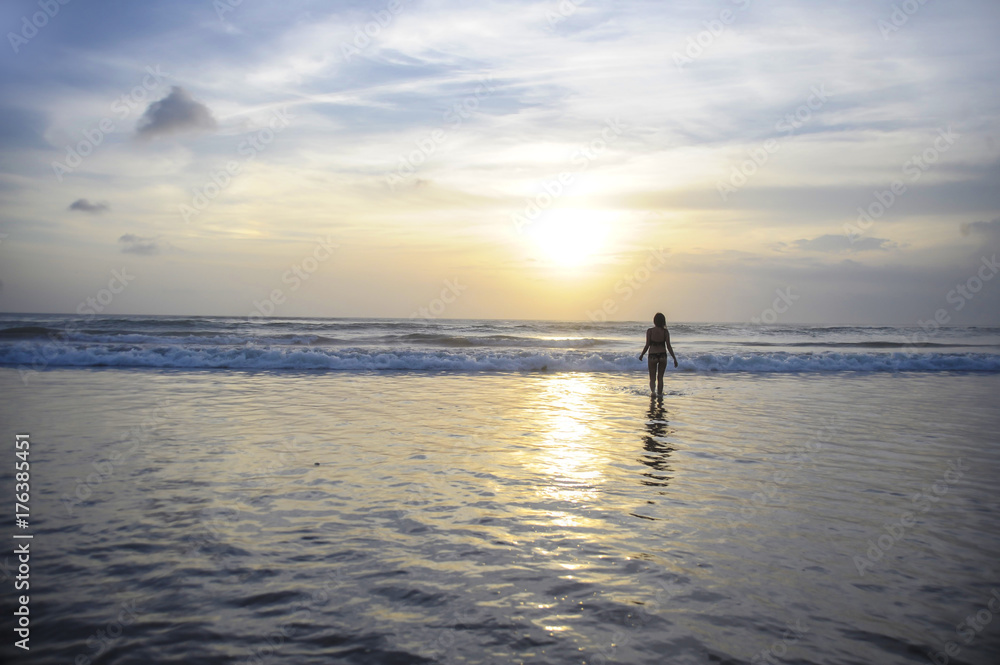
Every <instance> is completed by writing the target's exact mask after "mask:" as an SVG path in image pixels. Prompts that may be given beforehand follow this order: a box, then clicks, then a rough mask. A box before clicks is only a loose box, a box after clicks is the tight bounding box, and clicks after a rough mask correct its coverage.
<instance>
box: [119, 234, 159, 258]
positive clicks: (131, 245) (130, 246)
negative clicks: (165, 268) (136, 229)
mask: <svg viewBox="0 0 1000 665" xmlns="http://www.w3.org/2000/svg"><path fill="white" fill-rule="evenodd" d="M118 242H120V243H122V244H123V245H124V247H122V252H123V253H125V254H145V255H147V256H149V255H153V254H159V253H160V252H161V251H163V250H165V249H169V248H170V244H169V243H166V242H161V241H160V240H159V238H147V237H145V236H137V235H135V234H134V233H126V234H125V235H123V236H122V237H121V238H119V239H118Z"/></svg>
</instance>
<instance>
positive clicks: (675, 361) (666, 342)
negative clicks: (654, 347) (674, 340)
mask: <svg viewBox="0 0 1000 665" xmlns="http://www.w3.org/2000/svg"><path fill="white" fill-rule="evenodd" d="M663 330H664V332H666V333H667V336H666V337H665V338H664V340H663V343H664V344H666V345H667V351H669V352H670V357H671V358H673V359H674V367H677V356H675V355H674V347H672V346H670V332H669V331H668V330H667V329H666V328H664V329H663Z"/></svg>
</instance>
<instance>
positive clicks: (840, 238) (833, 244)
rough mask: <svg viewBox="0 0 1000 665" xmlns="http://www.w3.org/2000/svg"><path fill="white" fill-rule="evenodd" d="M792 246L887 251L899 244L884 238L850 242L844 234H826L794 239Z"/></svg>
mask: <svg viewBox="0 0 1000 665" xmlns="http://www.w3.org/2000/svg"><path fill="white" fill-rule="evenodd" d="M792 247H793V248H795V249H799V250H803V251H806V252H872V251H881V252H887V251H889V250H890V249H896V248H898V247H899V245H898V244H897V243H894V242H892V241H891V240H887V239H885V238H859V239H857V240H855V241H854V242H851V241H850V239H849V238H848V237H847V236H845V235H831V234H827V235H823V236H819V237H818V238H813V239H811V240H807V239H805V238H802V239H800V240H796V241H795V242H793V243H792Z"/></svg>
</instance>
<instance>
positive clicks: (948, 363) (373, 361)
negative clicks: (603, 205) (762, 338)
mask: <svg viewBox="0 0 1000 665" xmlns="http://www.w3.org/2000/svg"><path fill="white" fill-rule="evenodd" d="M0 365H6V366H15V367H20V368H28V369H43V368H46V367H136V368H141V367H151V368H178V369H181V368H183V369H245V370H340V371H380V370H399V371H459V372H480V371H501V372H503V371H513V372H517V371H521V372H523V371H583V372H628V371H645V368H646V363H645V362H640V361H639V360H638V358H637V357H636V354H634V353H620V352H611V351H607V352H596V351H549V352H539V351H534V350H510V349H454V350H446V349H441V350H421V349H406V348H342V347H329V346H299V345H295V346H289V345H281V344H278V345H266V344H244V345H240V346H219V345H176V344H173V345H171V344H158V345H135V344H79V343H72V342H66V343H48V344H39V343H37V342H24V341H16V342H7V343H5V344H0ZM679 369H680V370H682V371H690V372H749V373H778V372H783V373H787V372H800V373H812V372H1000V355H998V354H988V353H932V352H925V353H846V352H844V353H842V352H835V351H829V352H817V353H790V352H747V353H707V352H706V353H697V354H690V355H684V356H682V357H681V359H680V367H679ZM671 370H672V371H676V370H673V368H671Z"/></svg>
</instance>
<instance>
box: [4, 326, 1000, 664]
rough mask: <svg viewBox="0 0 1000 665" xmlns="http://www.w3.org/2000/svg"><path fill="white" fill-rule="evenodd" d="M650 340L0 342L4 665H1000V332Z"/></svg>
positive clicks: (331, 330)
mask: <svg viewBox="0 0 1000 665" xmlns="http://www.w3.org/2000/svg"><path fill="white" fill-rule="evenodd" d="M648 325H649V324H646V323H638V322H635V323H590V322H586V323H584V322H578V323H568V322H545V321H492V320H491V321H487V320H465V321H452V320H407V319H382V320H372V319H277V318H274V319H264V320H261V321H258V322H256V323H249V322H248V321H247V320H246V319H240V318H227V317H178V316H174V317H171V316H161V317H156V316H107V317H61V316H52V315H12V314H4V315H0V394H2V396H3V399H2V401H0V422H2V427H3V438H4V441H5V445H4V450H6V451H7V452H6V454H7V456H8V462H7V464H8V467H7V468H8V469H9V470H10V471H8V472H7V473H5V474H3V476H2V478H0V493H2V494H0V495H2V496H4V497H8V501H10V503H15V501H14V496H15V494H20V493H22V492H23V491H25V490H26V488H24V487H22V486H21V483H22V481H23V483H24V484H27V485H29V488H27V490H28V491H30V499H29V501H27V502H21V501H18V503H21V504H22V506H24V508H23V512H22V508H16V507H15V508H14V512H15V514H12V515H11V517H10V519H9V520H8V532H9V536H10V537H11V538H10V540H9V541H8V542H9V543H13V546H11V547H9V548H8V550H7V551H8V554H6V555H3V557H2V567H0V578H2V579H0V582H2V584H3V585H4V588H5V589H6V590H8V592H7V593H5V598H7V599H8V600H7V601H6V604H5V607H6V608H8V609H7V610H6V616H7V617H8V619H7V620H6V622H5V626H7V629H6V630H5V631H4V632H5V634H6V635H7V638H6V639H5V641H4V644H3V646H2V647H0V649H2V653H3V654H4V657H5V662H14V661H13V660H11V659H10V658H11V657H17V658H19V659H21V661H22V662H30V663H33V664H34V663H46V664H47V663H80V664H82V665H85V664H87V663H134V662H153V663H173V662H177V663H182V662H183V663H248V664H251V663H252V664H260V663H278V662H287V663H364V664H368V663H373V664H383V663H385V664H389V663H392V664H396V663H532V664H534V663H538V664H543V663H552V664H558V665H563V664H570V663H578V664H581V665H582V664H587V665H591V664H603V663H650V664H653V663H655V664H657V665H660V664H664V663H682V664H683V663H866V664H867V663H889V664H894V663H937V664H942V663H976V664H983V665H986V664H992V663H995V662H997V659H998V655H1000V616H998V613H1000V570H998V563H997V562H998V560H1000V559H998V557H997V552H998V551H1000V500H998V498H997V487H998V486H997V482H996V481H997V478H1000V448H998V444H997V432H998V429H1000V427H998V426H1000V409H998V406H1000V399H998V394H1000V328H974V327H944V328H939V329H921V328H899V327H865V326H805V325H802V326H792V325H787V326H752V325H739V324H690V323H683V324H668V327H669V328H670V332H671V339H672V343H673V346H674V350H675V351H676V353H677V356H678V360H679V367H678V368H676V369H675V368H673V366H672V364H671V366H670V367H669V368H668V370H667V374H666V379H665V384H666V390H665V395H663V396H661V397H658V396H651V395H650V394H649V388H648V375H647V373H646V369H645V362H640V361H639V359H638V354H639V351H640V350H641V349H642V345H643V339H644V331H645V329H646V328H647V327H648ZM23 442H28V443H30V446H28V445H27V444H23ZM18 452H21V453H24V454H23V455H22V456H20V457H18V456H17V453H18ZM23 461H28V462H30V469H29V470H27V471H20V472H22V473H27V474H29V475H28V476H21V477H15V475H14V466H13V465H14V464H15V463H18V462H23ZM22 468H25V467H22ZM22 498H28V497H22ZM8 505H10V504H8ZM18 518H22V519H23V524H22V523H15V519H18ZM14 536H30V538H14ZM25 543H27V544H28V547H29V549H30V561H28V562H27V563H23V564H22V563H21V562H20V560H19V559H18V556H23V555H19V554H16V553H15V548H17V547H23V546H25ZM21 565H26V566H28V567H29V570H28V571H27V572H25V570H24V569H23V568H21V569H19V566H21ZM19 576H20V578H19ZM21 578H23V579H21ZM17 585H21V586H22V587H26V588H19V587H18V586H17ZM22 595H25V596H29V597H28V598H27V603H22V598H21V596H22ZM23 608H27V609H25V610H24V611H25V612H27V614H24V612H22V613H21V614H20V616H19V615H16V614H14V615H12V613H14V612H21V610H22V609H23ZM19 627H20V628H21V630H24V631H26V632H24V633H18V632H17V631H16V630H12V629H17V628H19ZM24 635H28V638H27V639H28V640H29V641H28V642H25V643H22V644H23V645H25V646H29V647H30V651H24V650H22V649H20V648H18V647H17V646H15V644H14V643H15V641H19V640H22V639H23V636H24Z"/></svg>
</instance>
